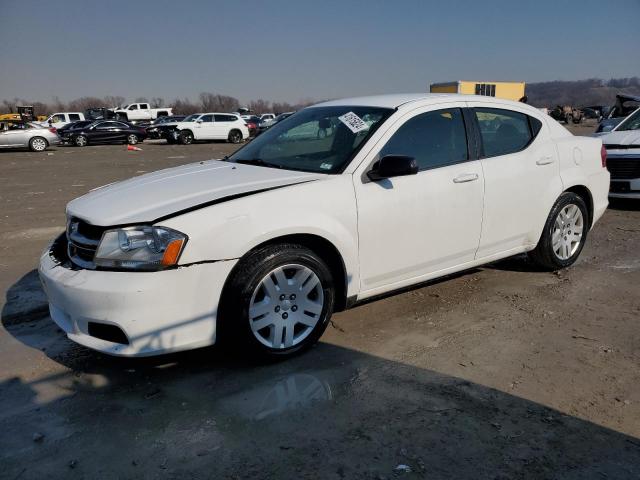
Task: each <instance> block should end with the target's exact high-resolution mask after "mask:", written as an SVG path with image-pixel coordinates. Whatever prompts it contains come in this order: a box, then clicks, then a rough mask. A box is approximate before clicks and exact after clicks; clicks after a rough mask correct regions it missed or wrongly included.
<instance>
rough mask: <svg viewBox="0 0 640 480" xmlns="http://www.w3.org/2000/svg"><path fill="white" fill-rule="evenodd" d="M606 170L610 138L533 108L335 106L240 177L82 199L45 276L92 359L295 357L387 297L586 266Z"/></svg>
mask: <svg viewBox="0 0 640 480" xmlns="http://www.w3.org/2000/svg"><path fill="white" fill-rule="evenodd" d="M191 123H195V122H191ZM332 125H335V128H331V129H329V128H328V127H329V126H332ZM323 128H326V129H327V130H328V131H329V130H330V133H329V134H328V135H327V136H325V137H323V138H319V135H318V134H317V133H318V131H319V130H320V129H323ZM605 160H606V159H605V153H604V149H603V148H602V142H601V141H600V140H599V139H597V138H589V137H574V136H573V135H572V134H571V133H570V132H568V131H567V130H566V129H565V128H564V127H562V126H560V125H559V124H558V123H557V122H556V121H554V120H553V119H551V118H550V117H548V116H545V115H543V114H542V113H541V112H539V111H538V110H537V109H535V108H533V107H530V106H528V105H525V104H523V103H517V102H510V101H508V100H502V99H494V98H490V97H474V96H469V95H442V94H439V95H432V94H414V95H386V96H376V97H364V98H352V99H347V100H339V101H330V102H325V103H321V104H318V105H315V106H312V107H309V108H305V109H303V110H301V111H299V112H298V113H296V114H295V115H293V116H292V117H290V118H288V119H287V120H286V121H283V122H279V123H278V124H276V125H275V126H274V127H272V128H271V129H270V130H268V131H267V132H265V133H264V134H262V135H261V136H259V137H257V138H256V139H254V140H253V141H252V142H250V143H248V144H246V145H245V146H244V147H242V148H240V149H239V150H237V151H236V152H235V153H234V154H233V155H232V156H231V157H229V158H226V159H225V161H217V160H210V161H205V162H197V163H194V164H191V165H184V166H181V167H177V168H171V169H168V170H163V171H159V172H155V173H150V174H146V175H142V176H138V177H135V178H133V179H130V180H126V181H124V182H120V183H115V184H111V185H108V186H105V187H102V188H100V189H97V190H94V191H92V192H89V193H88V194H86V195H85V196H83V197H80V198H78V199H76V200H73V201H72V202H70V203H69V204H68V205H67V210H66V212H67V218H68V224H67V231H66V234H63V235H61V236H60V237H59V238H58V239H56V240H55V241H54V242H53V244H52V246H51V247H50V248H48V249H46V251H45V252H44V253H43V255H42V256H41V258H40V266H39V272H40V277H41V279H42V281H43V285H44V290H45V292H46V293H47V296H48V298H49V305H50V312H51V317H52V318H53V320H54V321H55V322H56V323H57V324H58V325H59V326H60V327H61V328H62V329H63V330H64V331H65V332H66V333H67V336H68V337H69V338H70V339H72V340H74V341H76V342H78V343H80V344H82V345H85V346H87V347H90V348H93V349H96V350H100V351H102V352H105V353H109V354H115V355H138V356H140V355H154V354H159V353H166V352H170V351H177V350H184V349H188V348H195V347H202V346H205V345H210V344H213V343H216V342H219V341H221V342H239V343H240V344H241V345H242V347H239V348H242V351H249V350H252V351H255V352H259V353H261V354H264V355H270V356H274V357H280V358H282V357H286V356H289V355H292V354H294V353H296V352H298V351H301V350H303V349H305V348H308V347H310V346H311V345H312V344H314V343H315V342H316V341H317V340H318V339H319V337H320V336H321V335H322V333H323V331H324V329H325V328H326V327H327V324H328V323H329V320H330V317H331V314H332V312H334V311H337V310H341V309H344V308H347V307H349V306H351V305H354V304H355V303H356V302H359V301H362V300H365V299H370V298H372V297H375V296H377V295H381V294H385V293H387V292H391V291H394V290H398V289H402V288H405V287H407V286H410V285H416V284H419V283H421V282H424V281H427V280H430V279H433V278H437V277H441V276H443V275H448V274H451V273H454V272H457V271H461V270H467V269H470V268H473V267H476V266H479V265H483V264H486V263H489V262H494V261H496V260H498V259H501V258H505V257H509V256H512V255H516V254H520V253H523V252H529V254H530V257H531V259H532V260H533V261H534V262H535V263H536V264H537V265H539V266H540V267H542V268H545V269H549V270H556V269H561V268H564V267H567V266H569V265H572V264H573V263H574V262H575V261H576V260H577V258H578V256H579V255H580V252H581V251H582V248H583V246H584V244H585V241H586V239H587V235H588V232H589V230H590V229H591V227H592V226H593V224H594V223H595V222H596V221H597V220H598V219H599V218H600V217H601V215H602V214H603V212H604V211H605V209H606V207H607V193H608V190H609V172H608V171H607V169H606V168H605Z"/></svg>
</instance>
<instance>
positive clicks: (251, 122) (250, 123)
mask: <svg viewBox="0 0 640 480" xmlns="http://www.w3.org/2000/svg"><path fill="white" fill-rule="evenodd" d="M244 122H245V123H246V124H247V128H248V129H249V136H250V137H255V136H256V134H257V133H258V126H259V125H260V123H262V120H260V117H258V116H257V115H251V116H250V117H249V118H246V119H244Z"/></svg>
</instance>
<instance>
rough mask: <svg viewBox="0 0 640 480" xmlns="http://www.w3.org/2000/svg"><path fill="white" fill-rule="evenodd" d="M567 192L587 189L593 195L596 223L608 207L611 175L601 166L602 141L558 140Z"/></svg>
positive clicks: (561, 175)
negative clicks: (575, 187)
mask: <svg viewBox="0 0 640 480" xmlns="http://www.w3.org/2000/svg"><path fill="white" fill-rule="evenodd" d="M555 141H556V148H557V149H558V157H559V159H560V178H561V179H562V184H563V188H564V190H568V189H569V188H571V187H574V186H585V187H587V188H588V189H589V191H590V192H591V200H592V202H593V219H592V220H593V222H594V223H595V221H597V220H598V219H599V218H600V217H601V216H602V214H603V213H604V211H605V210H606V208H607V205H608V195H609V172H608V171H607V169H606V168H603V166H602V159H601V156H600V151H601V148H602V140H600V139H599V138H592V137H578V136H573V135H569V136H562V137H558V138H556V139H555Z"/></svg>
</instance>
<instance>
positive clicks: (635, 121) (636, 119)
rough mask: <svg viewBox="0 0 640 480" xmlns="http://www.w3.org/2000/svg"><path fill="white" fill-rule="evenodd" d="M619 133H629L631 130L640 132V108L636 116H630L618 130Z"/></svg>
mask: <svg viewBox="0 0 640 480" xmlns="http://www.w3.org/2000/svg"><path fill="white" fill-rule="evenodd" d="M616 130H617V131H618V132H627V131H629V130H640V108H639V109H638V110H636V111H635V113H634V114H632V115H629V116H628V117H627V118H626V119H625V120H624V121H623V122H622V123H621V124H620V126H619V127H618V128H616Z"/></svg>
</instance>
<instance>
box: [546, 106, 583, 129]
mask: <svg viewBox="0 0 640 480" xmlns="http://www.w3.org/2000/svg"><path fill="white" fill-rule="evenodd" d="M549 115H550V116H551V118H553V119H554V120H557V121H558V122H565V123H566V124H567V125H568V124H570V123H575V124H578V123H580V122H581V121H582V116H583V114H582V110H580V109H578V108H574V107H572V106H570V105H564V106H563V105H556V107H555V108H554V109H552V110H550V111H549Z"/></svg>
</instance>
